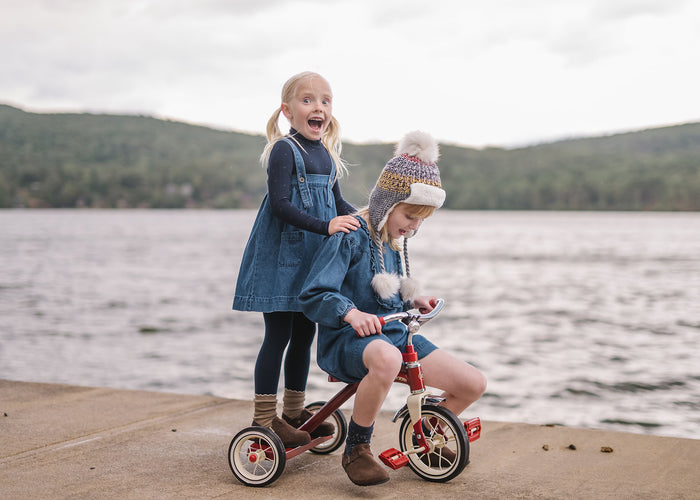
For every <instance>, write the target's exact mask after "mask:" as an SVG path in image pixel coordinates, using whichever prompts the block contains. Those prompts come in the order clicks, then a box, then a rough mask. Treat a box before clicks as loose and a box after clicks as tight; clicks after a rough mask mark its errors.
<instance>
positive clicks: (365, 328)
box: [343, 309, 382, 337]
mask: <svg viewBox="0 0 700 500" xmlns="http://www.w3.org/2000/svg"><path fill="white" fill-rule="evenodd" d="M343 320H345V322H346V323H349V324H350V326H352V329H353V330H355V333H356V334H357V336H358V337H368V336H370V335H375V334H380V333H382V324H381V322H380V321H379V318H378V317H377V316H375V315H374V314H369V313H364V312H362V311H360V310H359V309H350V312H348V313H347V314H346V315H345V317H344V318H343Z"/></svg>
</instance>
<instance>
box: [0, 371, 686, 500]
mask: <svg viewBox="0 0 700 500" xmlns="http://www.w3.org/2000/svg"><path fill="white" fill-rule="evenodd" d="M251 416H252V403H251V402H249V401H237V400H230V399H223V398H217V397H209V396H186V395H178V394H167V393H155V392H145V391H127V390H118V389H107V388H94V387H76V386H68V385H57V384H41V383H27V382H16V381H7V380H0V498H2V499H4V500H14V499H17V500H19V499H21V500H26V499H55V498H100V499H103V498H119V499H155V498H178V499H181V498H197V499H207V498H247V499H256V498H266V499H276V498H307V497H310V498H314V497H315V498H333V499H342V498H357V497H360V498H382V499H394V498H396V499H412V498H423V499H428V498H439V497H442V498H477V499H478V498H595V499H604V498H615V499H619V498H630V499H632V498H634V499H639V498H654V499H658V498H675V499H679V498H688V499H690V498H700V465H699V464H700V440H693V439H677V438H665V437H653V436H644V435H638V434H627V433H618V432H608V431H597V430H586V429H576V428H568V427H548V426H537V425H528V424H518V423H503V422H482V423H483V430H482V435H481V439H479V440H478V441H475V442H474V443H472V446H471V454H470V460H471V463H470V465H468V466H467V468H466V469H465V470H464V472H462V474H461V475H460V476H458V477H457V478H455V479H453V480H452V481H450V482H448V483H430V482H427V481H424V480H422V479H421V478H419V477H418V476H416V475H415V474H413V472H412V471H411V470H409V469H408V467H404V468H402V469H399V470H397V471H390V475H391V480H390V481H389V482H388V483H385V484H383V485H378V486H373V487H365V488H363V487H359V486H355V485H354V484H352V483H351V482H350V481H349V480H348V479H347V477H346V475H345V473H344V472H343V470H342V468H341V466H340V453H341V450H337V451H335V452H334V453H332V454H330V455H314V454H311V453H308V452H307V453H304V454H302V455H299V456H297V457H294V458H292V459H290V460H289V461H288V462H287V464H286V467H285V469H284V472H283V473H282V475H281V477H280V478H279V479H278V480H277V481H275V482H274V483H272V484H271V485H269V486H267V487H264V488H251V487H248V486H244V485H242V484H241V483H239V482H238V481H237V480H236V479H235V477H234V476H233V474H232V473H231V471H230V470H229V466H228V462H227V457H226V455H227V450H228V445H229V443H230V441H231V439H232V438H233V436H234V435H235V434H236V433H237V432H238V431H239V430H241V429H242V428H243V427H246V426H248V425H250V421H251ZM470 416H475V415H470ZM348 418H349V415H348ZM397 436H398V424H394V423H392V422H391V415H390V414H388V413H382V414H381V416H380V418H379V419H378V421H377V424H376V426H375V436H374V438H373V442H372V449H373V451H374V453H375V455H377V454H378V453H379V452H381V451H383V450H384V449H387V448H391V447H396V446H397ZM572 445H573V446H572ZM341 449H342V448H341Z"/></svg>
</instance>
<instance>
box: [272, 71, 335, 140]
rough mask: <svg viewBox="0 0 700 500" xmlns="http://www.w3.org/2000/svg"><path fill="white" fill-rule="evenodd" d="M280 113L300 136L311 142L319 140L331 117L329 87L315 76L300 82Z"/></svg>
mask: <svg viewBox="0 0 700 500" xmlns="http://www.w3.org/2000/svg"><path fill="white" fill-rule="evenodd" d="M282 113H284V116H285V117H287V119H288V120H289V123H290V124H291V126H292V127H293V128H294V129H295V130H296V131H297V132H299V133H301V135H303V136H304V137H306V138H307V139H309V140H312V141H317V140H319V139H321V137H323V134H324V133H325V132H326V129H328V125H329V124H330V122H331V117H332V115H333V94H332V92H331V87H330V85H329V84H328V82H327V81H326V80H325V79H323V78H322V77H320V76H317V75H314V76H309V77H306V78H304V79H303V80H300V81H299V83H298V84H297V86H296V89H295V91H294V95H293V96H292V97H291V98H290V99H289V100H288V101H287V102H283V103H282Z"/></svg>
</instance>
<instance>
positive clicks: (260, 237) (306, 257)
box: [233, 138, 337, 312]
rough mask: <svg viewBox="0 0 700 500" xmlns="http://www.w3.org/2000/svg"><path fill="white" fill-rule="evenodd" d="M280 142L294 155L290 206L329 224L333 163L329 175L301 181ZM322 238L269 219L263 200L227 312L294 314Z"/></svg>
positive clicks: (300, 171) (297, 156) (299, 164)
mask: <svg viewBox="0 0 700 500" xmlns="http://www.w3.org/2000/svg"><path fill="white" fill-rule="evenodd" d="M282 140H284V141H286V142H287V143H288V144H289V145H290V146H291V147H292V151H293V152H294V164H295V170H296V177H295V179H293V182H292V192H291V195H290V201H291V203H292V204H294V205H295V206H296V207H299V208H301V209H302V210H304V211H306V212H307V213H309V214H311V215H313V216H315V217H317V218H319V219H322V220H330V219H332V218H333V217H335V216H336V215H337V213H336V206H335V198H334V197H333V183H334V181H335V163H333V161H332V160H331V163H332V166H331V172H330V174H329V175H322V174H309V175H307V174H306V169H305V166H304V160H303V158H302V157H301V153H300V152H299V149H298V148H297V146H296V145H295V144H294V142H293V141H291V140H289V139H287V138H283V139H282ZM324 238H325V236H324V235H322V234H316V233H312V232H309V231H304V230H302V229H299V228H297V227H295V226H292V225H289V224H286V223H285V222H283V221H282V220H280V219H279V218H277V217H275V216H274V215H273V214H272V209H271V207H270V201H269V196H268V195H267V194H266V195H265V198H263V201H262V204H261V205H260V209H259V211H258V215H257V217H256V219H255V222H254V224H253V229H252V230H251V233H250V237H249V239H248V243H247V244H246V247H245V251H244V252H243V259H242V261H241V267H240V270H239V272H238V281H237V283H236V292H235V296H234V298H233V309H236V310H239V311H259V312H275V311H294V312H300V311H301V305H300V304H299V299H298V296H299V291H300V290H301V286H302V284H303V283H304V280H305V279H306V276H307V275H308V273H309V268H310V266H311V258H312V257H313V255H314V253H315V252H316V249H317V248H318V247H319V245H320V244H321V242H322V241H323V239H324Z"/></svg>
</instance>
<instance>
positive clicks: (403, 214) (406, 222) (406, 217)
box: [386, 203, 435, 240]
mask: <svg viewBox="0 0 700 500" xmlns="http://www.w3.org/2000/svg"><path fill="white" fill-rule="evenodd" d="M434 210H435V209H434V208H433V207H426V206H423V205H411V204H409V203H399V204H398V205H396V206H395V207H394V209H393V210H392V211H391V213H390V214H389V218H388V219H387V220H386V230H387V233H388V234H389V237H390V238H392V239H394V240H397V239H399V238H401V237H402V236H404V237H410V236H412V235H413V233H414V232H415V231H417V230H418V228H419V227H420V225H421V223H422V222H423V221H424V220H425V219H427V218H428V217H430V215H432V213H433V211H434Z"/></svg>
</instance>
